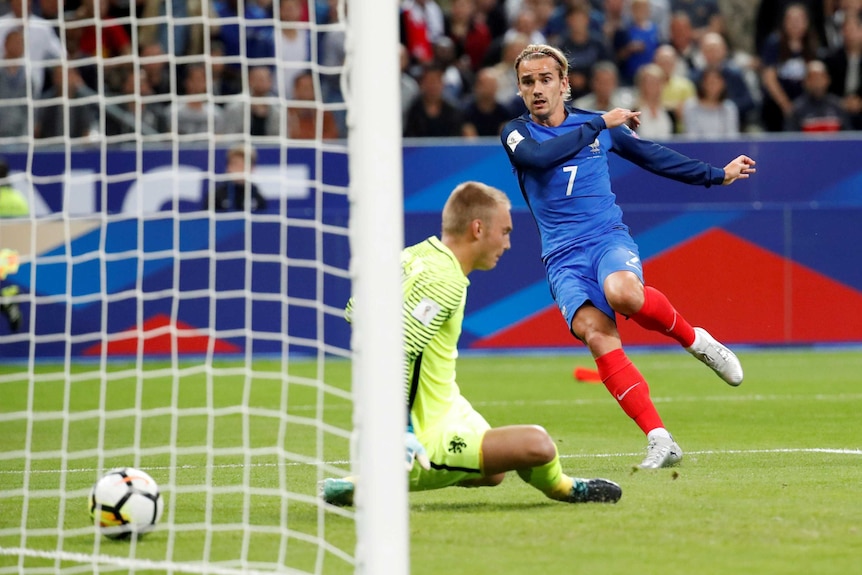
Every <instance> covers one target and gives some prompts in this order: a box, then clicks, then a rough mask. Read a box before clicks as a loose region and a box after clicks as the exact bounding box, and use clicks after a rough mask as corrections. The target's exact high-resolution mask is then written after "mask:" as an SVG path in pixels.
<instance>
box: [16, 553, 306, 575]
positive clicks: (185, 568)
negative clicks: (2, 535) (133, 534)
mask: <svg viewBox="0 0 862 575" xmlns="http://www.w3.org/2000/svg"><path fill="white" fill-rule="evenodd" d="M0 555H7V556H13V557H30V558H33V559H51V560H55V561H56V560H57V559H59V560H61V561H70V562H73V563H91V564H92V563H98V564H100V565H113V566H115V567H128V568H131V569H135V570H140V569H154V570H158V571H166V572H172V573H199V574H202V575H272V574H273V573H284V574H286V575H306V574H304V573H303V572H302V571H296V570H294V569H289V568H285V567H281V568H280V569H279V570H278V571H255V570H248V569H231V568H229V567H219V566H217V565H212V564H207V565H204V564H196V563H178V562H176V561H153V560H152V559H128V558H125V557H115V556H113V555H93V554H90V553H72V552H69V551H41V550H38V549H30V548H26V547H25V548H22V547H0Z"/></svg>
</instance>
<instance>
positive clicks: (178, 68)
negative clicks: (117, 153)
mask: <svg viewBox="0 0 862 575" xmlns="http://www.w3.org/2000/svg"><path fill="white" fill-rule="evenodd" d="M861 7H862V0H761V1H757V0H402V2H401V4H400V36H401V46H400V51H401V95H402V99H401V101H402V113H403V126H404V135H405V136H407V137H462V136H465V137H478V136H495V135H498V133H499V131H500V129H501V127H502V125H503V124H504V123H505V122H506V121H507V120H509V119H511V118H512V117H514V116H516V115H519V114H522V113H524V111H525V108H524V106H523V103H522V102H521V101H520V98H519V97H518V94H517V82H516V78H515V75H514V71H513V69H512V63H513V62H514V59H515V57H516V56H517V54H519V53H520V52H521V51H522V50H523V49H524V48H525V47H526V46H527V45H528V44H535V43H548V44H551V45H554V46H557V47H559V48H561V49H562V50H563V52H564V53H565V54H566V56H567V57H568V58H569V65H570V73H569V83H570V85H571V87H572V96H573V100H574V102H573V104H574V105H575V106H576V107H580V108H586V109H593V110H608V109H611V108H614V107H618V106H619V107H626V108H631V109H637V110H640V111H641V112H642V115H641V127H640V128H639V132H640V133H641V134H642V135H643V136H644V137H648V138H652V139H661V138H666V137H670V136H672V135H674V134H687V135H690V136H692V137H696V138H720V137H734V136H736V135H737V134H739V133H740V132H746V131H749V132H753V131H767V132H781V131H804V132H814V131H817V132H824V131H839V130H853V129H855V130H860V129H862V58H860V57H862V10H860V8H861ZM345 11H346V9H345V8H344V7H343V6H341V7H339V2H338V1H337V0H244V1H243V0H216V1H211V0H172V1H170V2H165V1H164V0H68V1H64V0H4V1H2V2H0V14H2V15H0V55H2V58H0V144H3V143H10V144H11V143H22V142H25V141H29V140H30V139H31V138H35V139H36V140H35V141H37V142H40V143H41V142H44V143H48V144H50V143H59V142H64V141H66V138H72V139H80V140H82V141H89V140H92V139H94V138H107V139H108V140H109V141H116V142H122V141H124V140H131V139H134V138H136V137H137V136H139V135H145V136H148V139H149V140H151V141H159V140H160V139H165V140H167V139H169V138H175V137H181V138H182V139H184V140H189V141H193V140H194V139H195V138H206V137H208V136H207V134H216V135H218V136H225V137H230V136H232V135H247V136H253V137H259V138H266V137H272V138H280V137H285V136H286V137H289V138H293V139H329V138H339V137H343V136H345V112H344V105H343V94H342V91H341V87H342V78H341V70H342V68H341V66H342V65H343V62H344V57H345V47H344V41H345V28H344V25H343V21H344V19H345V18H346V17H347V14H345Z"/></svg>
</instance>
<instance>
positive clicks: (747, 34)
mask: <svg viewBox="0 0 862 575" xmlns="http://www.w3.org/2000/svg"><path fill="white" fill-rule="evenodd" d="M759 4H760V2H752V1H751V0H718V9H719V11H720V12H721V19H722V21H723V22H724V27H723V29H722V31H721V34H722V35H723V36H726V37H727V43H728V44H729V45H730V50H731V51H732V52H735V53H743V54H748V55H754V54H757V50H756V49H755V47H754V34H755V26H754V20H755V17H756V13H757V8H758V5H759ZM725 79H726V78H725Z"/></svg>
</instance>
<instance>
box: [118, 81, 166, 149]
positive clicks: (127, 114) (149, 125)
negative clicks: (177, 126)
mask: <svg viewBox="0 0 862 575" xmlns="http://www.w3.org/2000/svg"><path fill="white" fill-rule="evenodd" d="M122 70H123V77H122V82H121V85H122V89H121V90H120V92H119V94H118V95H117V96H112V97H110V98H108V102H109V104H108V105H106V106H105V134H106V135H108V136H117V135H120V134H144V135H152V134H156V133H158V132H159V131H160V128H161V122H162V118H163V117H164V109H163V107H162V106H160V105H159V104H157V103H154V102H152V101H151V100H150V96H152V95H153V90H152V88H151V87H150V82H149V79H148V77H147V72H146V71H145V70H144V69H143V68H139V69H138V70H137V74H136V73H135V70H134V69H133V68H130V67H128V66H126V67H123V68H122Z"/></svg>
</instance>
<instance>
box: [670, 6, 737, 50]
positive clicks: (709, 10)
mask: <svg viewBox="0 0 862 575" xmlns="http://www.w3.org/2000/svg"><path fill="white" fill-rule="evenodd" d="M670 9H671V11H672V12H677V13H678V12H683V13H685V15H686V16H688V19H689V21H690V22H691V27H692V31H693V33H694V39H695V41H699V40H700V39H701V37H703V35H704V34H706V33H707V32H716V33H720V32H721V31H722V30H723V29H724V23H723V19H722V16H721V10H719V9H718V2H716V0H670Z"/></svg>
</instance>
